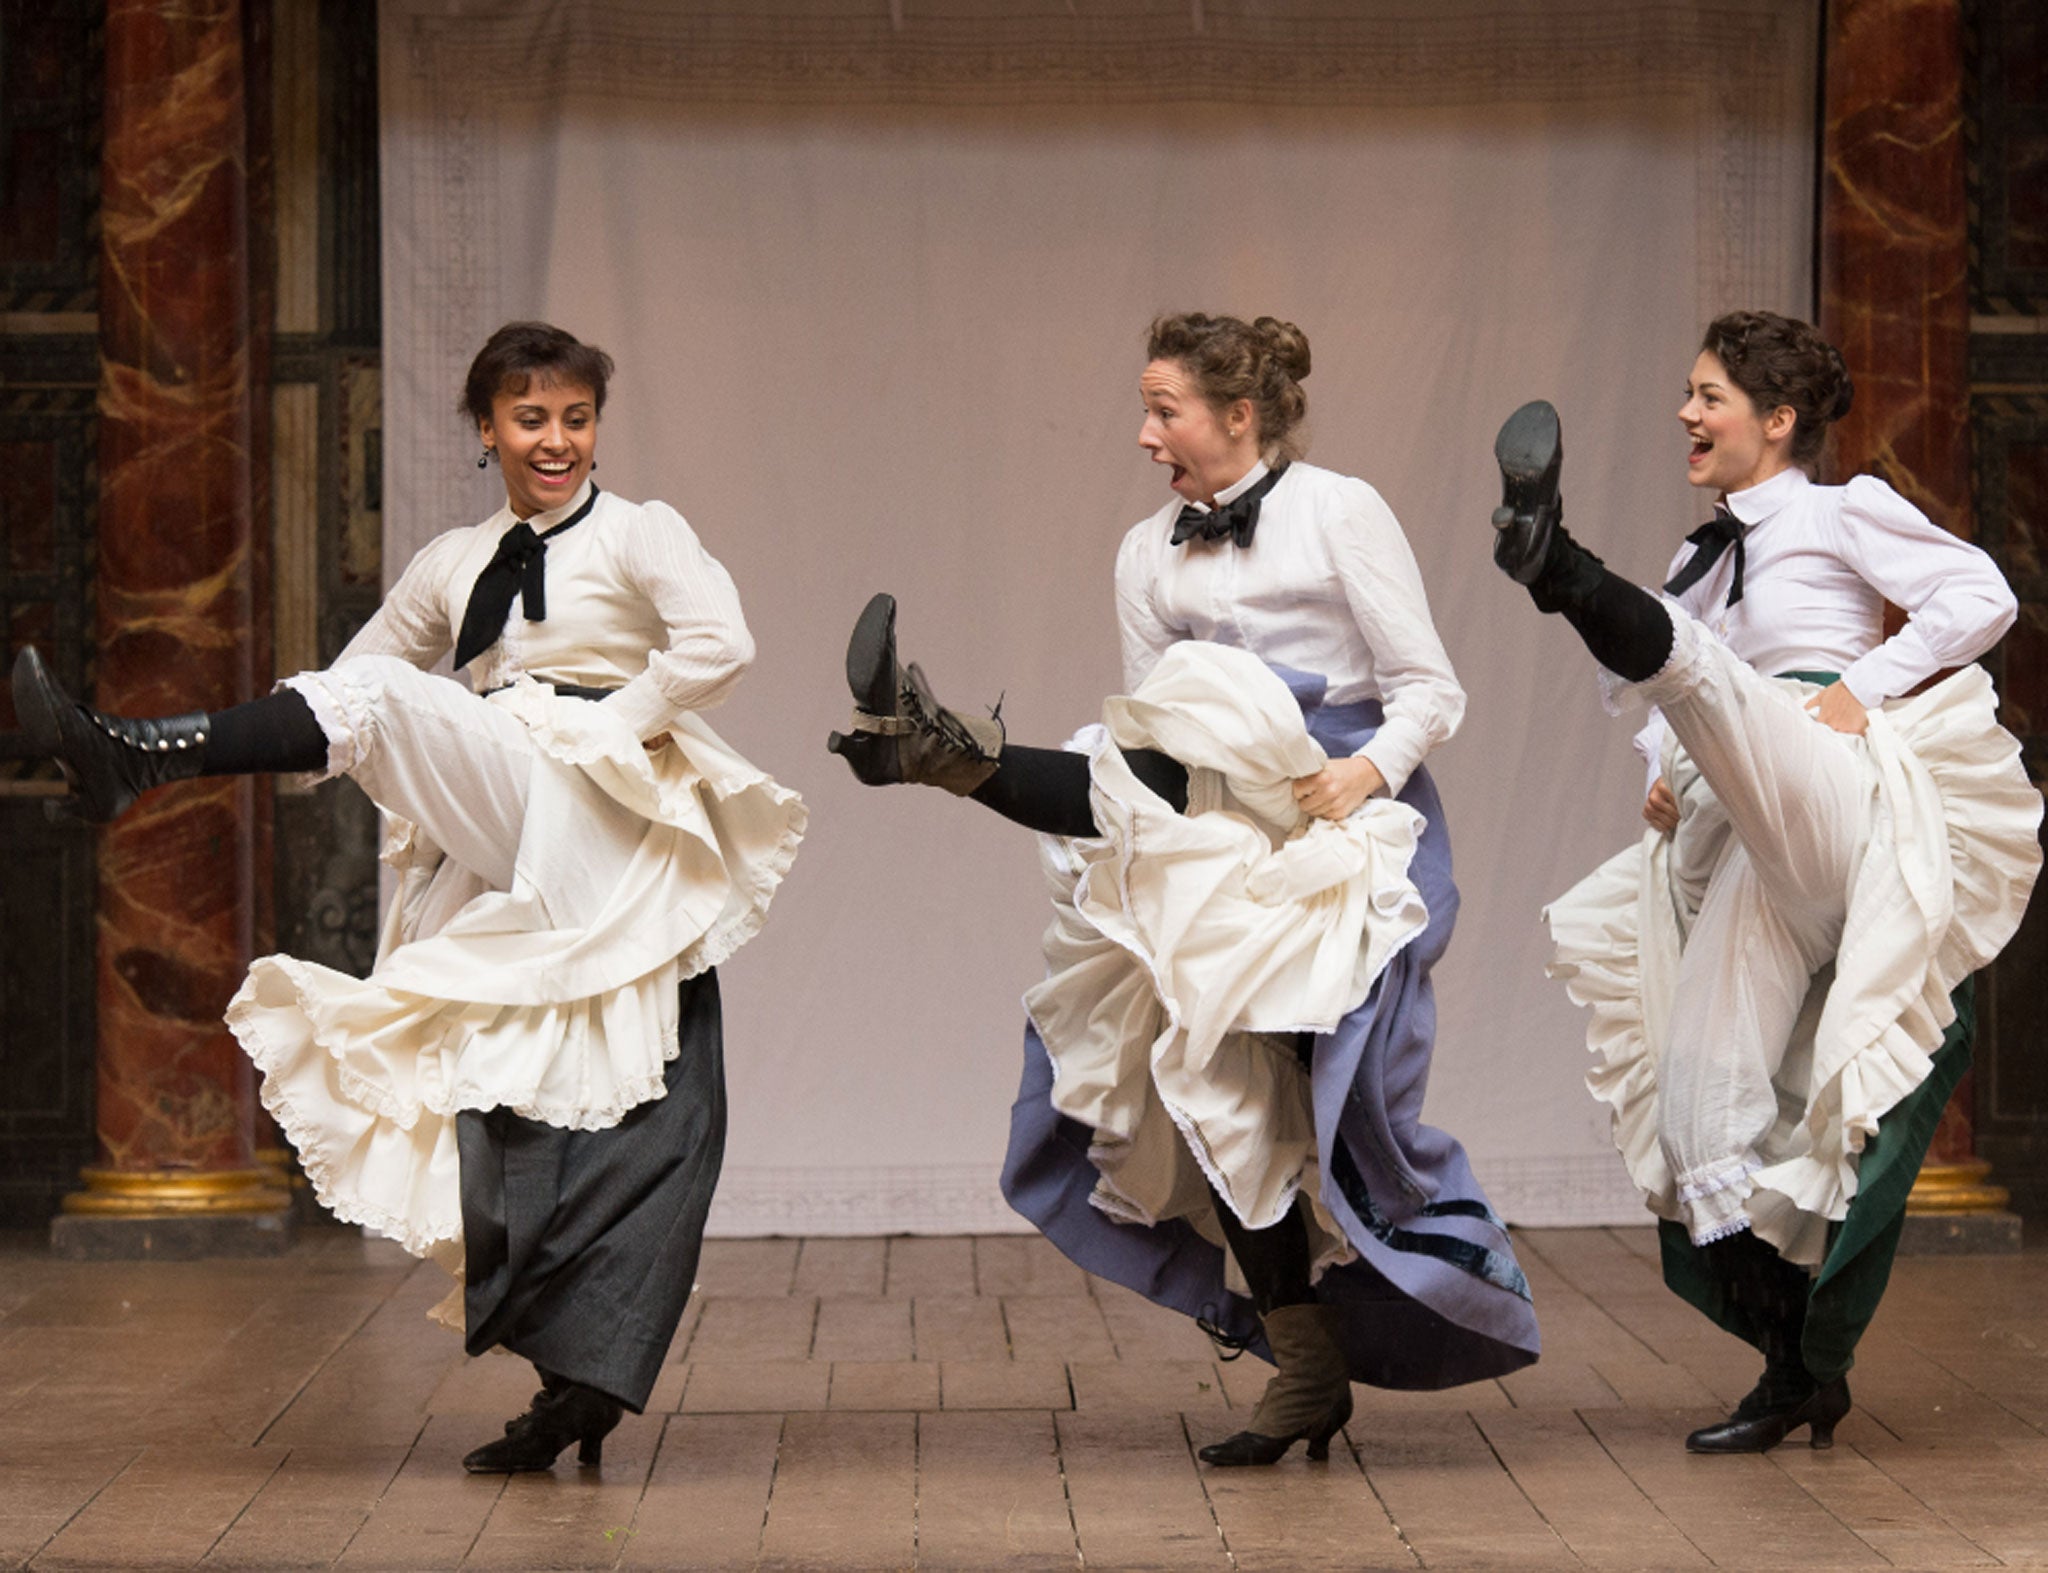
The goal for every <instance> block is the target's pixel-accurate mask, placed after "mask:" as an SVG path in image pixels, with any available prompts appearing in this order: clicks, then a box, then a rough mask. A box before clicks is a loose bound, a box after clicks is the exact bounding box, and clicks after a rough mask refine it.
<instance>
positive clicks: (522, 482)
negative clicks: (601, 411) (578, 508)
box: [477, 373, 597, 519]
mask: <svg viewBox="0 0 2048 1573" xmlns="http://www.w3.org/2000/svg"><path fill="white" fill-rule="evenodd" d="M477 434H478V435H479V436H480V437H482V438H483V443H484V446H485V447H486V448H495V449H496V450H497V452H498V464H499V467H500V468H501V469H502V470H503V471H504V474H505V500H506V501H507V502H508V503H510V504H511V506H512V511H513V513H515V514H517V515H518V516H519V517H520V518H522V519H530V518H532V517H533V516H534V515H535V514H537V513H546V512H547V511H548V510H549V509H551V508H559V507H561V506H562V505H563V504H564V503H566V502H568V501H569V499H570V498H572V497H574V496H575V495H576V492H577V489H578V488H579V487H581V486H582V484H583V480H584V477H585V476H587V475H589V474H590V466H591V463H592V461H593V460H594V459H595V458H596V456H597V397H596V395H595V394H594V393H592V392H591V390H590V389H588V388H586V387H584V386H582V385H581V384H580V383H574V382H550V381H548V380H547V377H546V374H545V373H535V374H534V375H532V376H529V377H528V378H527V379H526V386H525V387H524V388H518V389H514V388H501V389H499V391H498V394H497V396H496V397H495V398H493V399H492V400H491V413H490V415H489V416H487V417H486V418H485V419H483V420H481V421H478V422H477Z"/></svg>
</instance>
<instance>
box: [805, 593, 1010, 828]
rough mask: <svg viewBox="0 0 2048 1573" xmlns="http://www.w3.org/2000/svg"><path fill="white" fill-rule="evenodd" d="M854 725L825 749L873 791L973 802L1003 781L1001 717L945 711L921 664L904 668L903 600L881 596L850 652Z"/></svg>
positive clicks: (848, 676) (867, 613) (862, 623)
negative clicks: (906, 790)
mask: <svg viewBox="0 0 2048 1573" xmlns="http://www.w3.org/2000/svg"><path fill="white" fill-rule="evenodd" d="M846 683H847V686H848V687H849V688H851V689H852V690H853V721H852V723H851V725H850V726H849V728H848V730H847V731H846V732H834V733H833V734H832V735H831V737H829V738H828V739H827V740H826V743H825V746H826V748H828V749H829V750H830V751H831V752H833V753H835V754H838V755H839V756H840V757H841V758H843V759H844V760H845V761H846V762H847V764H849V765H850V766H852V767H853V773H854V775H855V776H857V777H859V779H860V780H862V781H863V782H865V783H866V784H867V785H869V786H893V785H895V784H896V783H897V782H901V781H915V782H920V783H922V784H923V785H925V786H935V787H943V788H945V789H946V790H947V791H948V792H951V793H953V794H954V795H955V796H956V797H966V796H967V795H968V794H969V793H971V792H972V791H974V789H975V788H976V787H978V786H980V785H981V784H982V783H983V782H985V781H986V780H988V778H989V777H990V776H992V775H994V774H995V771H996V761H997V759H998V758H999V757H1000V756H1001V754H1002V751H1003V723H1002V720H1001V718H1000V717H998V716H990V717H989V718H988V719H986V720H983V719H981V718H980V717H978V716H962V715H958V714H956V713H955V712H953V711H951V710H948V709H947V708H946V707H945V706H944V705H942V704H940V703H939V701H938V698H937V696H935V695H934V694H933V693H932V690H931V685H930V684H929V683H927V682H926V681H925V677H924V673H923V672H922V671H920V670H919V669H918V668H917V666H916V664H915V663H912V664H911V665H910V666H908V667H903V666H899V665H897V662H896V599H895V597H894V596H889V595H878V596H875V597H874V598H873V599H872V600H870V601H869V602H868V604H867V607H866V609H865V610H864V611H862V613H861V614H860V621H859V622H858V623H856V624H854V629H853V638H852V639H851V640H850V641H848V643H847V646H846Z"/></svg>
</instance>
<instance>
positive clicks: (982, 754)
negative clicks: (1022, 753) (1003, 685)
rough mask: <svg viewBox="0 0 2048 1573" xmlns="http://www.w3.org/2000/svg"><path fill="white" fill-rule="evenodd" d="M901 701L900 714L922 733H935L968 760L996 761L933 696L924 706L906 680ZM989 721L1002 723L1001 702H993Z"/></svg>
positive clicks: (914, 689) (922, 699)
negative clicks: (923, 731)
mask: <svg viewBox="0 0 2048 1573" xmlns="http://www.w3.org/2000/svg"><path fill="white" fill-rule="evenodd" d="M900 699H901V703H902V705H903V713H904V714H905V715H907V716H909V717H910V719H911V720H913V721H915V722H916V723H917V724H918V726H919V727H920V728H921V729H924V730H928V731H932V732H936V733H937V734H938V735H939V737H940V738H941V740H943V741H944V742H945V744H946V746H947V747H948V748H952V749H956V750H958V751H959V752H960V753H963V754H965V755H966V756H967V757H968V758H969V759H975V760H981V761H984V762H986V761H988V760H991V759H993V758H994V757H995V756H994V755H993V754H990V753H988V752H987V751H986V750H984V749H983V748H982V746H981V744H979V743H977V742H976V741H975V740H974V734H973V733H971V732H969V731H968V730H967V728H966V727H965V726H964V725H962V724H961V721H960V718H959V717H958V716H956V715H955V714H953V712H952V711H950V710H948V709H947V708H946V707H945V706H944V705H941V704H939V703H938V701H937V697H936V696H934V698H933V702H932V704H931V705H927V704H925V702H924V695H923V694H922V693H920V692H919V691H918V686H917V684H915V683H913V682H910V681H908V680H906V681H905V682H904V683H903V685H902V693H901V695H900ZM991 718H992V719H993V720H995V721H996V722H997V723H998V724H1000V723H1001V721H1002V719H1003V702H1002V701H1001V700H1000V699H998V700H997V701H996V707H995V709H994V711H993V712H991Z"/></svg>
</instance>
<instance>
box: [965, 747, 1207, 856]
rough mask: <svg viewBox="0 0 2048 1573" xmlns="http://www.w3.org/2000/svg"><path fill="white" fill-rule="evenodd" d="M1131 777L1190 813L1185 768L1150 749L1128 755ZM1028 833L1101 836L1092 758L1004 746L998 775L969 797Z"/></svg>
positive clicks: (1175, 807)
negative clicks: (1092, 794) (1092, 803)
mask: <svg viewBox="0 0 2048 1573" xmlns="http://www.w3.org/2000/svg"><path fill="white" fill-rule="evenodd" d="M1124 758H1125V759H1126V760H1127V761H1128V762H1129V763H1130V767H1131V772H1132V774H1134V775H1135V776H1137V778H1138V779H1139V780H1140V781H1142V782H1144V784H1145V785H1146V786H1147V787H1148V788H1150V789H1151V790H1152V791H1153V792H1155V793H1157V794H1158V795H1159V796H1160V797H1162V798H1164V799H1165V800H1166V801H1167V802H1168V803H1170V804H1171V805H1172V806H1173V810H1174V812H1175V813H1178V814H1184V813H1186V812H1187V807H1188V773H1187V768H1186V767H1185V766H1184V765H1182V764H1181V763H1180V762H1179V761H1178V760H1176V759H1174V758H1172V757H1170V756H1169V755H1166V754H1161V753H1155V752H1154V751H1153V750H1151V749H1149V748H1140V749H1135V750H1133V751H1131V752H1129V753H1127V754H1125V755H1124ZM969 796H971V797H972V798H973V799H974V800H975V802H977V803H981V804H984V805H986V806H987V807H989V808H992V809H994V810H995V811H996V812H997V813H998V814H1001V815H1002V816H1003V818H1005V819H1009V820H1014V821H1016V823H1018V824H1020V825H1022V826H1024V827H1025V828H1026V829H1027V830H1036V831H1040V832H1042V833H1043V834H1045V835H1049V836H1099V835H1101V834H1102V830H1101V827H1100V826H1098V825H1097V824H1096V823H1095V812H1094V810H1093V809H1092V808H1090V807H1089V805H1088V756H1087V755H1086V754H1075V753H1070V752H1068V751H1067V750H1066V749H1063V748H1025V747H1023V746H1022V745H1021V744H1017V743H1005V744H1004V745H1003V751H1002V754H1001V756H1000V757H999V758H998V760H997V763H996V773H995V774H994V775H992V776H990V777H989V778H988V779H987V780H986V781H984V782H982V784H981V785H980V786H978V787H976V788H975V789H974V791H973V792H972V793H970V794H969Z"/></svg>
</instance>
